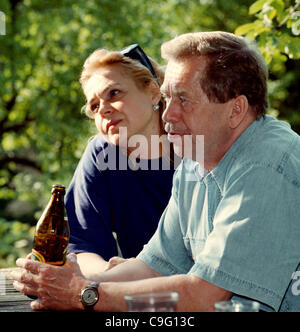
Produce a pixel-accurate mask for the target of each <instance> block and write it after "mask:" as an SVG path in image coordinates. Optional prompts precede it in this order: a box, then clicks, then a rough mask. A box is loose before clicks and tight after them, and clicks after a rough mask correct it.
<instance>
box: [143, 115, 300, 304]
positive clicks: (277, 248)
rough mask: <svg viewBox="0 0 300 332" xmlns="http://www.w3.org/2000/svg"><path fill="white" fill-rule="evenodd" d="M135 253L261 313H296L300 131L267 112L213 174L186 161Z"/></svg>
mask: <svg viewBox="0 0 300 332" xmlns="http://www.w3.org/2000/svg"><path fill="white" fill-rule="evenodd" d="M138 258H139V259H141V260H143V261H144V262H145V263H147V264H148V265H149V266H151V267H152V268H153V269H154V270H156V271H157V272H158V273H160V274H162V275H166V276H168V275H174V274H192V275H195V276H197V277H199V278H202V279H204V280H206V281H208V282H211V283H212V284H215V285H217V286H219V287H221V288H224V289H226V290H228V291H231V292H233V293H234V297H243V298H245V297H246V298H250V299H252V300H256V301H259V302H260V303H261V304H262V309H264V310H267V311H273V310H275V311H300V282H299V280H297V279H298V278H300V272H295V271H300V137H299V136H298V135H297V134H296V133H295V132H293V131H292V130H291V129H290V126H289V125H288V124H287V123H285V122H282V121H278V120H277V119H275V118H273V117H271V116H269V115H267V116H265V118H261V119H260V120H258V121H254V122H253V123H252V124H251V125H250V126H249V127H248V128H247V129H246V130H245V131H244V132H243V134H242V135H241V136H240V137H239V138H238V139H237V140H236V141H235V143H234V144H233V145H232V146H231V148H230V149H229V150H228V151H227V153H226V154H225V156H224V157H223V158H222V160H221V161H220V162H219V164H218V165H217V166H216V167H215V168H214V169H213V170H212V171H211V172H209V173H206V174H203V172H202V173H201V171H200V170H199V164H197V163H196V162H193V161H191V160H188V159H184V160H183V162H182V163H181V164H180V166H179V167H178V169H177V170H176V173H175V174H174V179H173V189H172V196H171V198H170V201H169V204H168V206H167V208H166V209H165V211H164V213H163V215H162V217H161V220H160V223H159V226H158V229H157V231H156V233H155V234H154V235H153V237H152V239H151V240H150V241H149V243H148V244H147V245H146V246H145V247H144V249H143V251H142V252H141V253H140V254H139V255H138Z"/></svg>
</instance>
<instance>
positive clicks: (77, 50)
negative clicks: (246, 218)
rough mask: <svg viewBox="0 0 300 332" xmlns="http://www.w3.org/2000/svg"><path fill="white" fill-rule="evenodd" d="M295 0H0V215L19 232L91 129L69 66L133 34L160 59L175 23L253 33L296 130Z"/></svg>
mask: <svg viewBox="0 0 300 332" xmlns="http://www.w3.org/2000/svg"><path fill="white" fill-rule="evenodd" d="M297 6H299V0H297V2H295V1H289V0H286V1H283V0H259V1H256V2H253V1H252V0H233V1H224V0H165V1H161V0H152V1H147V0H114V1H112V0H77V1H71V0H43V1H40V0H10V1H9V0H0V11H2V12H4V13H5V15H6V35H4V36H3V35H0V218H2V219H0V222H1V224H0V225H6V226H5V227H9V225H10V224H11V225H15V221H16V220H18V221H22V222H23V224H24V225H25V227H27V228H26V229H25V228H24V229H23V230H22V232H23V233H24V236H25V234H26V233H27V231H28V230H29V229H30V228H29V227H30V226H29V225H34V224H35V223H36V222H37V219H38V217H39V216H40V213H41V211H42V210H43V209H44V206H45V204H46V203H47V201H48V199H49V195H50V188H51V185H52V184H54V183H62V184H65V185H66V186H67V185H68V184H69V182H70V180H71V177H72V174H73V172H74V170H75V167H76V165H77V163H78V161H79V158H80V156H81V155H82V153H83V150H84V148H85V146H86V144H87V140H88V138H89V137H90V136H92V135H94V134H95V128H94V127H95V126H94V124H93V122H91V121H90V120H89V119H87V118H86V116H85V115H84V114H82V112H81V108H82V106H83V105H84V103H85V100H84V96H83V93H82V91H81V87H80V84H79V76H80V72H81V69H82V65H83V62H84V60H85V59H86V57H87V56H88V55H89V54H90V53H91V52H92V51H93V50H95V49H96V48H100V47H105V48H109V49H121V48H123V47H124V46H126V45H129V44H132V43H136V42H138V43H139V44H140V45H141V46H142V47H143V48H144V50H145V51H146V52H147V53H148V54H149V55H150V56H151V57H153V58H154V59H157V60H159V61H161V62H162V59H161V58H160V45H161V44H162V42H164V41H166V40H169V39H170V38H173V37H174V36H176V35H178V34H181V33H186V32H192V31H210V30H224V31H229V32H234V31H236V33H238V34H241V35H245V36H248V37H252V38H255V39H256V41H257V42H258V45H259V47H260V49H261V51H262V53H263V55H264V57H265V59H266V61H267V62H268V65H269V68H270V80H269V99H270V105H271V108H270V111H271V112H272V113H273V114H276V115H278V116H279V117H281V118H284V119H286V120H287V121H289V122H290V123H291V124H292V125H293V127H294V129H296V130H298V131H299V132H300V115H299V92H298V90H299V88H298V87H299V83H300V82H299V81H300V60H299V58H300V54H299V53H300V46H299V39H300V38H299V33H298V30H300V24H299V16H298V9H299V8H298V7H297ZM233 13H234V15H233ZM298 28H299V29H298ZM162 64H163V62H162ZM5 220H6V221H5ZM0 227H2V226H0ZM3 227H4V226H3ZM15 227H16V226H15ZM20 227H21V226H20ZM8 229H10V228H6V231H5V232H4V233H1V234H0V235H1V238H0V258H1V259H4V257H6V258H8V257H15V256H17V254H16V252H15V251H14V250H15V249H16V248H15V247H14V241H19V240H17V239H16V238H17V237H16V238H15V239H16V240H13V239H14V237H13V236H12V235H11V234H10V232H9V231H8ZM19 233H20V232H19ZM18 239H19V238H18ZM20 239H21V238H20ZM8 247H11V251H12V252H9V249H8ZM5 248H6V249H5ZM18 254H20V252H18ZM8 261H9V262H11V258H9V259H8Z"/></svg>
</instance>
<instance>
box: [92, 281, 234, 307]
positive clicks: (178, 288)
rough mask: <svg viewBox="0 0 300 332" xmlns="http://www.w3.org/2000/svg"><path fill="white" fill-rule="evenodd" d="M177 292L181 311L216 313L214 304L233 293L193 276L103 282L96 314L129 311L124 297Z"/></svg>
mask: <svg viewBox="0 0 300 332" xmlns="http://www.w3.org/2000/svg"><path fill="white" fill-rule="evenodd" d="M165 291H174V292H177V293H178V294H179V301H178V307H177V310H178V311H213V310H214V303H215V302H217V301H222V300H227V299H229V298H230V297H231V296H232V294H231V293H230V292H228V291H226V290H224V289H222V288H219V287H217V286H215V285H212V284H210V283H208V282H206V281H205V280H202V279H200V278H198V277H196V276H193V275H174V276H168V277H155V278H148V279H143V280H136V281H129V282H103V283H100V286H99V294H100V299H99V302H98V303H97V304H96V306H95V310H96V311H126V310H127V307H126V302H125V300H124V296H125V295H130V294H136V293H145V292H165Z"/></svg>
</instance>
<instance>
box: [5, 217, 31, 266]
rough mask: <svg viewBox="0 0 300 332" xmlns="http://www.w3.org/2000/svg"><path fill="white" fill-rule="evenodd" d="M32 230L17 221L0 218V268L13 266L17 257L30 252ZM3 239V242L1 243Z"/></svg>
mask: <svg viewBox="0 0 300 332" xmlns="http://www.w3.org/2000/svg"><path fill="white" fill-rule="evenodd" d="M33 234H34V228H33V227H30V226H29V225H27V224H24V223H21V222H19V221H13V222H7V221H6V220H4V219H3V218H0V238H1V239H2V241H1V242H0V267H1V268H3V267H8V266H14V265H15V261H16V259H17V258H19V257H24V256H25V255H27V254H28V253H29V252H30V251H31V247H32V239H33ZM3 239H5V241H3Z"/></svg>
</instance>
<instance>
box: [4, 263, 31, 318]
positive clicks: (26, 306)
mask: <svg viewBox="0 0 300 332" xmlns="http://www.w3.org/2000/svg"><path fill="white" fill-rule="evenodd" d="M13 270H21V269H20V268H10V269H0V312H32V311H33V310H32V309H31V307H30V302H31V301H32V300H31V299H30V298H29V297H27V296H25V295H23V294H22V293H19V292H17V291H16V290H15V289H14V287H13V285H12V284H13V280H12V279H11V278H10V276H9V274H10V272H11V271H13Z"/></svg>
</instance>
